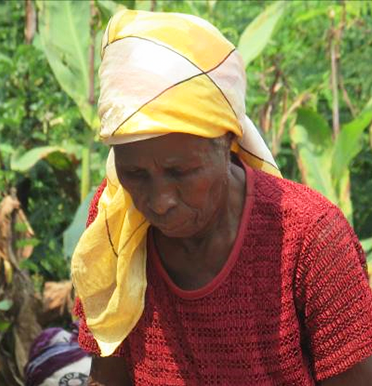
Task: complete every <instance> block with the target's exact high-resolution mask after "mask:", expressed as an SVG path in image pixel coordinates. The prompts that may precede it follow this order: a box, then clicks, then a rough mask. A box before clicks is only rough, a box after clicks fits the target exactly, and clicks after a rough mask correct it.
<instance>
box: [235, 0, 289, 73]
mask: <svg viewBox="0 0 372 386" xmlns="http://www.w3.org/2000/svg"><path fill="white" fill-rule="evenodd" d="M285 7H286V2H285V1H274V3H273V4H271V5H270V6H269V7H267V8H266V9H265V11H263V12H262V13H261V14H260V15H258V16H257V17H256V18H255V19H254V20H253V21H252V22H251V23H250V24H249V25H248V26H247V28H246V29H245V30H244V32H243V33H242V35H241V37H240V40H239V44H238V50H239V52H240V53H241V55H242V56H243V60H244V63H245V65H246V66H247V65H248V64H249V63H250V62H251V61H252V60H254V59H255V58H257V56H259V55H260V53H261V52H262V51H263V49H264V48H265V47H266V45H267V44H268V43H269V41H270V39H271V36H272V34H273V32H274V30H275V27H276V26H277V25H278V22H279V20H280V19H281V17H282V15H283V13H284V9H285Z"/></svg>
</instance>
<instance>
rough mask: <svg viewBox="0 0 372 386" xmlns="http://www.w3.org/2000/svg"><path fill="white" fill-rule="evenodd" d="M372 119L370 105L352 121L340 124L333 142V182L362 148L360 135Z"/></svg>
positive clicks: (337, 179)
mask: <svg viewBox="0 0 372 386" xmlns="http://www.w3.org/2000/svg"><path fill="white" fill-rule="evenodd" d="M371 121H372V106H369V105H367V106H366V108H365V109H364V110H363V111H362V112H361V113H360V114H359V115H358V117H356V118H355V119H354V120H353V121H351V122H349V123H347V124H345V125H343V126H342V128H341V131H340V134H339V135H338V137H337V139H336V143H335V152H334V156H333V160H332V170H331V172H332V177H333V179H334V182H335V184H336V185H337V182H338V181H339V180H340V179H341V177H342V175H343V173H345V171H346V170H347V169H348V168H349V165H350V162H351V161H352V159H353V158H354V157H355V156H356V155H357V154H358V153H359V152H360V151H361V150H362V143H361V139H362V135H363V132H364V130H365V129H366V128H367V127H368V125H369V124H370V123H371Z"/></svg>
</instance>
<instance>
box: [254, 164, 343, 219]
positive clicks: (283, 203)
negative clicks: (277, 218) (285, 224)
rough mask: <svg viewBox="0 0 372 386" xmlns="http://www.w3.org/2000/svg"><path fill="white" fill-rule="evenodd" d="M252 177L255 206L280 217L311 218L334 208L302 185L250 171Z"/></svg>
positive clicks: (319, 195) (313, 191)
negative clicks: (273, 212)
mask: <svg viewBox="0 0 372 386" xmlns="http://www.w3.org/2000/svg"><path fill="white" fill-rule="evenodd" d="M252 176H253V184H254V187H253V189H252V190H253V195H254V200H255V203H256V206H257V205H258V206H261V207H263V208H264V207H266V208H270V209H271V210H273V211H275V212H277V213H280V214H281V216H286V217H288V216H292V217H295V218H298V217H299V216H305V217H308V216H311V217H313V216H317V215H319V214H320V213H325V212H328V211H329V210H331V209H335V208H336V206H335V205H334V204H333V203H332V202H331V201H329V200H328V199H327V198H326V197H324V196H323V195H322V194H321V193H319V192H317V191H315V190H313V189H311V188H309V187H308V186H306V185H304V184H301V183H298V182H295V181H291V180H289V179H286V178H278V177H276V176H273V175H270V174H267V173H265V172H262V171H259V170H254V171H252Z"/></svg>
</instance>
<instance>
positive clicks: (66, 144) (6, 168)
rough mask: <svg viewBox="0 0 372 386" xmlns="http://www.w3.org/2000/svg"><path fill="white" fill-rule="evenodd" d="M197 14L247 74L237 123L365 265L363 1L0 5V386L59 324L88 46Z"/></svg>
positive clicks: (366, 47) (368, 21)
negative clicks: (164, 19) (244, 123)
mask: <svg viewBox="0 0 372 386" xmlns="http://www.w3.org/2000/svg"><path fill="white" fill-rule="evenodd" d="M124 7H126V8H130V9H142V10H151V11H172V12H183V13H189V14H193V15H197V16H201V17H203V18H205V19H207V20H209V21H210V22H212V23H213V24H214V25H215V26H217V27H218V28H219V29H220V30H221V31H222V33H223V34H224V35H225V36H226V37H227V38H228V39H229V40H230V41H232V42H233V43H234V44H235V45H236V46H237V47H238V48H239V50H240V52H241V53H242V55H243V58H244V61H245V64H246V70H247V97H246V106H247V113H248V115H249V116H250V118H251V119H252V120H253V121H254V122H255V123H256V125H257V126H258V127H259V129H260V130H261V132H262V134H263V136H264V137H265V139H266V141H267V143H268V145H269V147H270V148H271V150H272V152H273V154H274V156H275V157H276V159H277V162H278V164H279V166H280V168H281V171H282V173H283V175H284V176H285V177H287V178H289V179H292V180H295V181H299V182H302V183H305V184H307V185H308V186H310V187H312V188H314V189H316V190H318V191H320V192H321V193H322V194H323V195H325V196H326V197H328V199H330V200H331V201H332V202H334V203H335V204H337V205H338V206H339V207H340V208H341V209H342V211H343V212H344V214H345V216H346V217H347V219H348V220H349V222H350V223H351V224H352V225H353V227H354V229H355V231H356V233H357V235H358V236H359V238H360V240H362V244H363V247H364V249H365V251H366V253H367V256H368V258H369V259H372V205H371V199H372V2H371V1H336V0H335V1H325V0H319V1H304V0H303V1H301V0H297V1H274V2H272V1H248V0H228V1H224V0H149V1H147V0H117V1H114V0H86V1H85V0H80V1H73V0H64V1H39V0H36V1H35V0H26V1H23V0H12V1H4V0H3V1H1V2H0V385H2V384H4V385H13V384H14V385H22V384H23V382H24V379H23V367H24V365H25V363H26V361H27V356H28V350H29V347H30V343H31V342H32V340H33V339H34V338H35V336H36V335H37V334H38V333H39V332H40V330H41V329H42V328H44V327H47V326H51V325H60V326H67V325H68V324H69V323H70V321H71V316H70V311H71V306H72V298H73V294H72V289H71V283H70V281H69V262H70V258H71V255H72V253H73V250H74V247H75V245H76V242H77V240H78V239H79V237H80V235H81V233H82V231H83V229H84V227H85V221H86V214H87V208H88V204H89V200H90V199H91V198H92V195H93V193H94V191H95V189H96V187H97V186H98V185H99V184H100V182H101V181H102V179H103V178H104V173H105V160H106V156H107V153H108V149H107V147H106V146H104V145H102V144H100V143H99V141H98V136H97V130H98V128H99V121H98V118H97V114H96V102H97V98H98V93H99V91H98V80H97V71H98V67H99V63H100V55H99V52H100V41H101V37H102V34H103V31H104V29H105V27H106V25H107V22H108V20H109V18H110V17H111V15H112V14H113V13H115V12H116V11H117V10H119V9H122V8H124Z"/></svg>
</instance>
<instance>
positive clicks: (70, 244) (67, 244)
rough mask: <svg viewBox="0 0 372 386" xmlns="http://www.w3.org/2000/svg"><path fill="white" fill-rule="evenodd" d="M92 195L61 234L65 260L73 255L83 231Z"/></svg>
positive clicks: (81, 205) (82, 204)
mask: <svg viewBox="0 0 372 386" xmlns="http://www.w3.org/2000/svg"><path fill="white" fill-rule="evenodd" d="M93 195H94V191H92V192H90V193H89V194H88V195H87V196H86V197H85V199H84V201H83V202H82V203H81V204H80V206H79V208H78V209H77V211H76V213H75V216H74V219H73V221H72V223H71V224H70V226H69V227H68V228H67V229H66V230H65V232H64V233H63V252H64V255H65V257H66V258H70V257H71V256H72V254H73V253H74V250H75V247H76V245H77V243H78V241H79V239H80V237H81V235H82V234H83V232H84V230H85V224H86V221H87V218H88V211H89V204H90V201H91V200H92V198H93Z"/></svg>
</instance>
